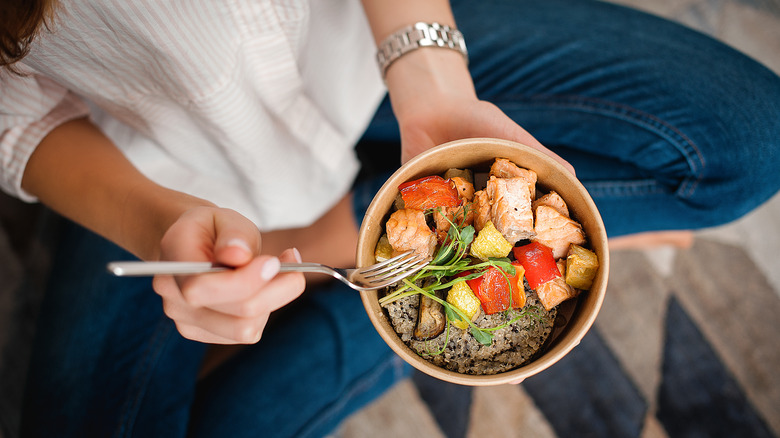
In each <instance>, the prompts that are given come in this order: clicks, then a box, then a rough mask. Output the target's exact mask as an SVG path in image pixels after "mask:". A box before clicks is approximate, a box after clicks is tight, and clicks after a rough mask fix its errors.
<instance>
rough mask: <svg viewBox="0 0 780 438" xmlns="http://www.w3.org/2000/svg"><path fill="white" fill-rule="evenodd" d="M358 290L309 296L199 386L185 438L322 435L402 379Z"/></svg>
mask: <svg viewBox="0 0 780 438" xmlns="http://www.w3.org/2000/svg"><path fill="white" fill-rule="evenodd" d="M408 371H409V368H408V366H407V365H405V364H404V363H403V362H402V361H401V359H400V357H398V356H397V355H395V353H393V352H392V350H390V348H389V347H388V346H387V345H386V344H385V343H384V341H382V339H381V338H380V336H379V335H378V334H377V332H376V330H375V329H374V327H373V326H372V325H371V322H370V321H369V319H368V317H367V315H366V311H365V310H364V308H363V305H362V302H361V300H360V295H359V293H358V292H356V291H354V290H352V289H349V288H348V287H346V286H344V285H343V284H341V283H339V282H334V283H329V284H328V285H326V286H322V287H319V288H317V289H314V290H308V291H307V292H306V293H305V294H304V296H302V297H301V298H300V299H298V300H297V301H296V302H294V303H293V304H291V305H290V306H288V307H287V308H284V309H282V310H280V311H278V312H277V313H276V314H274V315H272V320H271V321H270V322H269V324H268V326H267V327H266V330H265V332H264V333H263V337H262V339H261V340H260V342H259V343H257V344H256V345H252V346H249V347H247V348H245V349H244V350H242V351H241V352H240V353H238V355H236V356H234V357H233V358H231V359H230V360H229V361H228V362H226V363H224V364H222V365H221V366H220V367H219V368H217V369H216V370H214V371H213V372H212V373H210V374H209V375H208V377H206V378H205V379H204V380H203V381H202V382H201V383H200V384H199V386H198V394H197V400H196V403H195V405H194V408H193V411H192V424H191V435H192V436H195V437H201V436H202V437H210V436H230V437H243V436H247V437H248V436H263V437H292V436H296V437H320V436H326V435H327V434H328V433H330V432H332V430H333V429H334V428H335V427H336V426H337V425H338V424H339V423H340V422H341V421H342V420H343V419H344V418H346V417H347V416H348V415H349V414H351V413H352V412H355V411H356V410H357V409H359V408H360V407H362V406H364V405H366V404H367V403H369V402H370V401H372V400H374V399H375V398H376V397H378V396H379V395H380V394H382V393H383V392H384V391H385V390H386V389H388V388H389V387H390V386H392V385H393V384H394V383H395V382H397V381H398V380H400V379H402V378H404V377H405V376H406V375H407V374H408Z"/></svg>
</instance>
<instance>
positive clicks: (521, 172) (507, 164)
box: [490, 158, 537, 200]
mask: <svg viewBox="0 0 780 438" xmlns="http://www.w3.org/2000/svg"><path fill="white" fill-rule="evenodd" d="M490 175H492V176H495V177H496V178H522V179H523V180H525V182H526V183H527V184H528V192H529V193H530V194H531V200H534V199H536V179H537V176H536V172H534V171H533V170H528V169H523V168H522V167H519V166H518V165H517V164H515V163H513V162H511V161H509V160H507V159H506V158H496V161H494V162H493V165H492V166H490Z"/></svg>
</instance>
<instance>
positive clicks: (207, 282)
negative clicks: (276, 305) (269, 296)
mask: <svg viewBox="0 0 780 438" xmlns="http://www.w3.org/2000/svg"><path fill="white" fill-rule="evenodd" d="M279 268H280V262H279V259H278V258H277V257H272V256H267V255H264V256H258V257H256V258H254V259H253V260H252V261H251V262H249V263H248V264H247V265H245V266H242V267H240V268H236V269H234V270H229V271H225V272H219V273H210V274H202V275H190V276H186V277H179V278H178V283H179V285H180V289H181V295H182V296H183V297H184V300H185V301H186V302H187V303H188V304H189V305H191V306H193V307H213V306H215V305H218V304H225V303H237V302H241V301H244V300H247V299H249V298H250V297H252V296H253V295H255V294H256V293H257V292H258V291H259V290H260V289H261V288H264V287H266V286H267V284H268V283H269V282H270V281H271V280H272V279H273V278H274V277H275V276H276V274H278V273H279Z"/></svg>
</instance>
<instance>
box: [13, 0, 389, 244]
mask: <svg viewBox="0 0 780 438" xmlns="http://www.w3.org/2000/svg"><path fill="white" fill-rule="evenodd" d="M61 3H62V4H61V8H60V9H59V10H58V13H57V17H58V19H57V20H56V21H55V23H54V24H53V26H51V27H50V30H49V31H44V32H43V34H42V35H41V36H40V37H39V38H38V39H37V40H36V41H35V43H34V45H33V46H32V49H31V52H30V54H29V55H28V56H27V57H26V58H25V59H24V60H23V61H22V63H21V68H23V69H24V71H26V72H30V73H32V74H30V75H28V76H26V77H18V76H14V75H11V74H9V73H8V72H2V73H0V75H2V76H0V132H2V134H1V137H0V161H1V163H0V164H1V167H0V169H1V170H2V176H1V177H0V186H1V187H2V189H3V190H4V191H6V192H8V193H11V194H13V195H16V196H17V197H19V198H21V199H24V200H27V201H35V199H34V198H33V197H32V196H30V195H29V194H27V193H25V192H24V191H23V190H22V189H21V186H20V185H21V178H22V174H23V172H24V167H25V165H26V163H27V160H28V158H29V156H30V154H31V153H32V152H33V150H34V149H35V147H36V145H37V144H38V143H39V142H40V140H41V139H42V138H43V137H44V136H45V135H46V133H48V132H49V131H50V130H51V129H53V128H54V127H56V126H57V125H58V124H61V123H63V122H65V121H67V120H69V119H73V118H76V117H79V116H82V115H84V114H87V113H88V112H91V114H92V118H93V120H95V121H96V123H98V125H99V126H100V127H101V128H102V129H103V131H104V132H105V133H106V134H107V135H108V136H109V137H110V138H111V139H112V140H113V141H114V142H115V143H116V144H117V145H118V146H119V148H120V149H121V150H122V151H123V152H124V153H125V155H126V156H127V157H128V158H129V159H130V160H131V161H132V162H133V163H134V164H135V165H136V166H137V167H138V168H139V169H140V170H141V171H142V172H143V173H144V174H146V175H147V176H149V177H150V178H151V179H153V180H155V181H157V182H158V183H160V184H162V185H165V186H167V187H171V188H174V189H177V190H181V191H185V192H187V193H190V194H193V195H196V196H200V197H203V198H205V199H208V200H211V201H212V202H215V203H217V204H218V205H220V206H224V207H228V208H233V209H236V210H238V211H239V212H241V213H243V214H244V215H246V216H247V217H249V218H250V219H252V220H253V221H255V222H256V223H257V225H258V226H259V227H260V228H261V229H263V230H270V229H276V228H287V227H294V226H304V225H307V224H309V223H311V222H313V221H314V220H315V219H316V218H318V217H319V216H320V215H321V214H322V213H324V212H325V211H327V209H328V208H329V207H331V206H332V205H333V204H334V203H335V202H336V201H337V200H338V199H340V198H341V197H342V196H343V195H344V194H345V193H346V192H347V191H348V189H349V186H350V184H351V182H352V180H353V178H354V176H355V175H356V173H357V170H358V162H357V160H356V157H355V154H354V150H353V146H354V143H355V142H356V141H357V139H358V138H359V136H360V134H361V133H362V131H363V130H364V129H365V127H366V126H367V124H368V122H369V121H370V119H371V117H372V115H373V112H374V111H375V109H376V107H377V105H378V104H379V102H380V100H381V98H382V96H383V94H384V92H385V90H384V87H383V85H382V81H381V78H380V76H379V72H378V69H377V67H376V65H375V64H374V58H373V56H374V53H375V46H374V42H373V39H372V37H371V33H370V29H369V27H368V23H367V21H366V18H365V16H364V13H363V10H362V7H361V5H360V3H359V1H358V0H326V1H322V0H312V1H309V0H297V1H294V0H291V1H282V0H273V1H269V0H263V1H260V0H257V1H252V0H222V1H217V0H171V1H165V2H159V1H153V0H74V1H63V2H61Z"/></svg>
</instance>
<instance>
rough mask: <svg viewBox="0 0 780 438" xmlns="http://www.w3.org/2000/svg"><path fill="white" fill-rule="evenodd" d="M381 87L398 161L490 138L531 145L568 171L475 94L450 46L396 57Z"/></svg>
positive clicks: (468, 75) (569, 167)
mask: <svg viewBox="0 0 780 438" xmlns="http://www.w3.org/2000/svg"><path fill="white" fill-rule="evenodd" d="M387 86H388V90H389V93H390V100H391V103H392V105H393V110H394V112H395V115H396V117H397V118H398V122H399V125H400V129H401V145H402V156H401V160H402V161H403V162H406V161H408V160H409V159H411V158H412V157H414V156H415V155H418V154H420V153H421V152H424V151H425V150H427V149H430V148H432V147H434V146H436V145H439V144H442V143H446V142H448V141H452V140H459V139H462V138H473V137H492V138H501V139H505V140H512V141H516V142H518V143H522V144H525V145H527V146H531V147H533V148H536V149H538V150H540V151H542V152H544V153H546V154H548V155H550V156H552V157H553V158H555V159H556V160H557V161H558V162H560V163H561V164H563V165H564V167H566V168H567V169H568V170H569V171H571V172H572V173H574V168H573V167H572V166H571V165H570V164H569V163H568V162H566V161H565V160H564V159H563V158H561V157H559V156H558V155H556V154H555V153H554V152H552V151H550V150H549V149H547V148H546V147H544V146H543V145H542V144H541V143H539V141H537V140H536V139H535V138H534V137H533V136H532V135H531V134H529V133H528V132H527V131H526V130H525V129H523V128H522V127H520V126H519V125H518V124H517V123H515V122H514V121H513V120H512V119H510V118H509V117H508V116H507V115H506V114H504V112H503V111H501V109H499V108H498V107H497V106H495V105H494V104H492V103H490V102H486V101H483V100H480V99H479V98H478V97H477V95H476V92H475V91H474V84H473V81H472V79H471V75H470V73H469V71H468V69H467V68H466V63H465V62H464V60H463V57H462V56H461V55H460V53H458V52H456V51H454V50H448V49H439V48H424V49H420V50H415V51H413V52H410V53H408V54H406V55H404V56H402V57H401V58H400V59H399V60H398V61H396V62H395V63H393V64H392V65H391V66H390V68H389V69H388V71H387Z"/></svg>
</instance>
